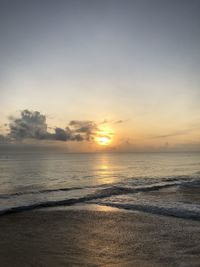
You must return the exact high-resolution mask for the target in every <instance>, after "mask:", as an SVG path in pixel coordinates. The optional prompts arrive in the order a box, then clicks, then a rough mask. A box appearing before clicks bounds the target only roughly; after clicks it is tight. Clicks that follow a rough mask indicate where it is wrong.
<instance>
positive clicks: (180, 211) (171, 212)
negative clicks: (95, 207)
mask: <svg viewBox="0 0 200 267" xmlns="http://www.w3.org/2000/svg"><path fill="white" fill-rule="evenodd" d="M173 186H179V187H180V186H181V187H182V186H183V187H196V186H197V187H199V186H200V180H199V179H196V180H195V179H193V180H191V181H188V180H187V181H177V180H176V181H167V182H159V183H155V184H150V185H145V186H136V187H127V186H126V187H125V186H120V185H114V186H110V187H107V188H103V189H98V190H96V191H95V193H92V194H88V195H85V196H82V197H78V198H67V199H66V198H65V199H62V200H44V201H41V202H37V203H34V204H24V205H21V204H19V205H15V206H13V207H8V208H4V209H1V210H0V215H6V214H10V213H16V212H22V211H26V210H33V209H39V208H48V207H57V206H68V205H74V204H80V203H88V204H89V203H91V202H92V201H93V202H92V203H96V204H101V205H108V206H113V207H118V208H123V209H127V210H138V211H143V212H148V213H153V214H159V215H166V216H174V217H178V218H185V219H194V220H200V210H199V209H198V208H196V209H192V210H191V207H192V206H191V204H190V205H188V208H184V207H185V204H184V203H183V206H184V207H182V206H180V205H179V207H163V206H159V205H160V204H159V203H158V205H157V206H155V205H147V204H132V203H131V204H130V203H129V204H126V203H125V204H124V203H110V202H108V201H107V200H106V201H105V200H104V199H105V198H109V197H112V196H120V195H127V194H131V195H132V194H135V193H145V192H149V191H155V190H161V189H164V188H168V187H173ZM87 188H88V187H87ZM90 188H94V187H90ZM76 189H83V188H79V187H76V188H73V189H72V188H60V189H47V190H42V191H39V192H40V193H41V192H45V193H46V192H52V191H69V190H76ZM29 193H30V192H29ZM34 193H35V192H34ZM37 193H38V191H37ZM16 194H17V193H16ZM95 200H96V202H94V201H95ZM97 200H99V201H100V200H104V201H102V202H101V203H100V202H98V201H97ZM19 203H21V202H20V201H19Z"/></svg>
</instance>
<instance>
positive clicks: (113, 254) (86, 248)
mask: <svg viewBox="0 0 200 267" xmlns="http://www.w3.org/2000/svg"><path fill="white" fill-rule="evenodd" d="M0 228H1V231H0V262H1V264H2V266H4V267H12V266H13V267H18V266H20V267H21V266H26V267H29V266H37V267H40V266H41V267H51V266H52V267H61V266H88V267H90V266H91V267H94V266H127V267H129V266H130V267H134V266H135V267H138V266H141V267H146V266H147V267H149V266H152V267H157V266H158V267H161V266H162V267H164V266H170V267H171V266H172V267H173V266H174V267H175V266H190V267H191V266H194V267H195V266H198V264H199V262H200V242H199V237H200V234H199V233H200V225H199V222H196V221H192V220H184V219H178V218H173V217H167V216H158V215H152V214H147V213H143V212H133V211H131V212H130V211H121V210H120V209H117V208H111V207H105V206H99V205H98V206H97V205H91V204H89V205H87V204H85V205H81V206H80V205H77V206H69V207H59V208H48V209H38V210H32V211H25V212H21V213H16V214H10V215H8V216H2V217H1V218H0Z"/></svg>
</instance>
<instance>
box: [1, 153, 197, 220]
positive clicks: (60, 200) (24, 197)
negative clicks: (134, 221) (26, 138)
mask: <svg viewBox="0 0 200 267" xmlns="http://www.w3.org/2000/svg"><path fill="white" fill-rule="evenodd" d="M199 189H200V153H105V154H104V153H101V154H100V153H96V154H95V153H94V154H67V153H58V152H57V153H48V152H45V151H44V152H32V153H31V152H23V151H22V152H19V151H18V152H14V151H10V152H5V151H2V152H0V214H1V215H5V214H7V213H12V212H19V211H22V210H29V209H36V208H48V207H57V206H69V205H70V206H72V205H76V204H82V203H87V204H94V203H95V204H98V205H103V206H105V205H106V206H112V207H116V208H119V209H123V210H133V211H143V212H147V213H153V214H158V215H164V216H174V217H180V218H184V219H194V220H200V197H199V195H200V194H199V193H200V190H199Z"/></svg>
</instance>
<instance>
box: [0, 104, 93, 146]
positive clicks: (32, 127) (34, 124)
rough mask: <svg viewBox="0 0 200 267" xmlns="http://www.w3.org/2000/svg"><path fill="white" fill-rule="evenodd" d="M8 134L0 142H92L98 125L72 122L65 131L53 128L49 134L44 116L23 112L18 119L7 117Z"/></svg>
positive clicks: (89, 122) (0, 138)
mask: <svg viewBox="0 0 200 267" xmlns="http://www.w3.org/2000/svg"><path fill="white" fill-rule="evenodd" d="M9 121H10V123H9V124H8V127H9V129H8V131H9V132H8V134H7V135H6V136H4V135H0V142H1V143H3V142H7V141H8V140H9V141H12V140H23V139H27V138H31V139H37V140H59V141H78V142H81V141H92V140H93V139H94V136H95V135H96V132H97V131H98V125H97V124H96V123H95V122H94V121H79V120H72V121H70V122H69V124H68V125H67V126H66V128H65V129H63V128H59V127H55V128H54V129H52V132H49V131H48V129H50V128H48V125H47V123H46V116H45V115H43V114H41V113H40V112H39V111H30V110H27V109H26V110H23V111H21V113H20V117H18V118H15V117H13V116H11V117H9Z"/></svg>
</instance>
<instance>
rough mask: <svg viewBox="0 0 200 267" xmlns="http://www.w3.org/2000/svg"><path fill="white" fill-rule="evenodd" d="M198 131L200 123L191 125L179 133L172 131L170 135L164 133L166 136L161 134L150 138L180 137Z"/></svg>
mask: <svg viewBox="0 0 200 267" xmlns="http://www.w3.org/2000/svg"><path fill="white" fill-rule="evenodd" d="M199 129H200V123H198V124H193V125H191V126H190V127H189V128H187V129H183V130H180V131H174V132H171V133H166V134H161V135H155V136H152V137H151V138H167V137H174V136H181V135H185V134H189V133H191V132H194V131H196V130H199Z"/></svg>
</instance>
